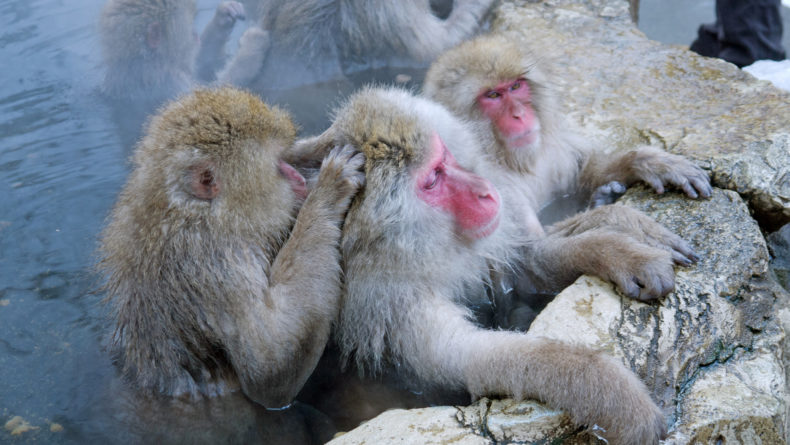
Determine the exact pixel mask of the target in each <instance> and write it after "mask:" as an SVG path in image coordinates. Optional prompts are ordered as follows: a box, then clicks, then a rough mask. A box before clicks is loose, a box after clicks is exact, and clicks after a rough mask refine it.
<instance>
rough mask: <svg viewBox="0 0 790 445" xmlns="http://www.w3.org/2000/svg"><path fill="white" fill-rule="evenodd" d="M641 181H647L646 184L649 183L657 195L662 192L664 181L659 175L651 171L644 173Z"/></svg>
mask: <svg viewBox="0 0 790 445" xmlns="http://www.w3.org/2000/svg"><path fill="white" fill-rule="evenodd" d="M642 181H644V182H645V183H647V185H649V186H650V187H651V188H652V189H653V190H655V191H656V193H658V194H659V195H660V194H662V193H664V181H663V180H662V179H661V177H660V176H658V175H655V174H652V173H650V174H646V175H644V177H642Z"/></svg>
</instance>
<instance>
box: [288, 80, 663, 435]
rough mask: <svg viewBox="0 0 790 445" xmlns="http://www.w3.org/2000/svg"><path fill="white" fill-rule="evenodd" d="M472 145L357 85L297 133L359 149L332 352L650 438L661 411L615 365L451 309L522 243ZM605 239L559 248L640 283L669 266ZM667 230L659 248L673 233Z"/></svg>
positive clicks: (393, 92) (438, 115) (391, 95)
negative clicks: (322, 127) (360, 172)
mask: <svg viewBox="0 0 790 445" xmlns="http://www.w3.org/2000/svg"><path fill="white" fill-rule="evenodd" d="M474 141H475V138H474V136H473V135H472V134H471V133H470V131H469V130H468V129H467V128H466V127H465V126H464V125H463V124H462V123H461V122H460V121H459V120H457V118H454V117H453V116H452V115H451V114H450V113H449V112H448V111H447V110H445V109H444V108H443V107H441V106H440V105H438V104H436V103H433V102H431V101H428V100H425V99H423V98H419V97H415V96H412V95H411V94H410V93H408V92H405V91H403V90H398V89H377V88H368V89H365V90H363V91H361V92H358V93H356V94H355V95H353V96H352V97H351V98H350V99H349V100H348V102H347V103H346V104H345V105H344V106H342V107H341V108H340V109H339V110H338V111H337V113H336V117H335V121H334V123H333V124H332V126H331V127H330V128H329V129H328V130H327V131H326V132H325V133H323V134H322V135H320V136H317V137H315V138H311V139H309V140H306V141H304V142H303V143H304V144H308V145H311V146H312V147H313V149H315V150H316V152H322V151H323V150H325V148H326V147H329V146H334V145H337V144H342V145H345V144H349V145H352V146H354V147H356V148H357V149H359V150H361V151H362V152H363V153H364V154H365V157H366V161H365V176H366V186H365V190H364V192H362V193H361V194H359V195H357V197H356V198H355V199H354V201H353V202H352V204H351V207H350V209H349V212H348V215H347V217H346V222H345V225H344V229H343V238H342V241H341V251H342V257H343V263H344V271H345V289H344V299H343V305H342V309H341V314H340V318H339V323H338V325H337V331H336V339H337V343H338V344H339V346H340V348H341V350H342V352H343V354H344V356H345V357H346V359H353V360H354V362H355V363H356V366H358V367H359V368H361V369H366V370H370V371H373V372H376V371H379V370H381V369H382V368H383V367H384V366H390V365H391V366H397V367H398V368H399V369H401V370H408V372H409V373H411V374H413V375H415V376H416V377H418V378H419V379H420V380H421V381H422V382H424V383H425V384H426V385H438V386H442V387H446V388H463V389H465V390H467V391H468V392H470V393H471V394H472V395H474V396H482V395H502V396H511V397H515V398H527V397H529V398H537V399H539V400H542V401H544V402H546V403H548V404H550V405H552V406H554V407H556V408H560V409H563V410H565V411H567V412H568V414H569V415H570V417H571V419H572V420H573V421H574V422H575V423H576V424H578V425H587V426H588V427H590V428H592V427H594V426H597V427H600V428H601V429H602V430H603V432H602V433H601V434H602V436H603V437H605V438H606V439H607V440H608V441H609V443H611V444H629V445H637V444H639V445H644V444H657V443H658V440H659V439H660V438H662V437H663V436H664V435H665V430H666V426H665V421H664V417H663V415H662V413H661V411H660V410H659V408H658V407H657V406H656V405H655V403H654V402H653V401H652V400H651V399H650V396H649V394H648V391H647V389H646V388H645V386H644V384H643V383H642V382H640V381H639V379H638V378H637V377H636V376H635V375H634V374H633V373H632V372H631V371H630V370H628V369H626V368H625V367H624V366H623V365H622V364H621V363H619V362H617V361H616V360H614V359H612V358H610V357H607V356H605V355H601V354H598V353H596V352H594V351H592V350H589V349H587V348H585V347H580V346H573V345H568V344H564V343H561V342H556V341H551V340H546V339H529V338H527V337H526V336H525V335H524V334H521V333H516V332H507V331H492V330H486V329H483V328H481V327H479V326H477V325H476V324H475V323H474V322H473V321H471V320H470V315H471V314H470V312H469V310H468V309H467V308H466V307H464V306H463V305H462V304H461V302H462V301H463V300H464V298H465V295H466V292H467V290H468V289H469V288H475V287H478V286H479V285H480V283H483V282H485V281H486V280H487V279H488V278H487V277H488V274H489V266H490V265H491V264H492V263H493V264H494V265H495V266H496V267H500V268H506V267H508V263H509V262H510V261H512V260H514V259H515V258H516V257H517V256H518V255H520V252H521V250H520V248H521V247H522V245H523V243H524V242H525V239H527V238H528V237H527V236H525V234H524V225H523V218H524V209H523V208H520V205H521V203H520V202H519V201H518V200H517V199H516V200H513V199H512V197H513V196H517V192H518V186H517V185H516V184H512V183H508V182H507V181H502V182H496V183H492V182H493V181H489V180H488V179H485V178H486V177H494V176H491V175H495V174H496V171H497V167H496V166H495V165H492V164H491V163H490V162H489V161H487V159H486V157H485V156H484V155H483V154H482V153H481V152H480V151H479V148H478V147H477V146H476V145H475V143H474ZM300 149H301V150H309V148H307V147H300ZM608 235H611V233H609V232H606V231H601V230H599V229H590V230H587V231H586V232H585V236H586V238H587V240H588V241H590V242H597V243H598V247H600V248H602V249H604V252H596V251H585V250H583V249H580V248H579V246H580V245H579V244H578V243H576V244H574V243H572V242H566V243H565V244H562V243H563V241H562V240H558V241H557V243H558V244H562V245H561V247H564V248H566V249H569V250H570V251H571V252H569V254H576V255H580V256H586V257H588V260H589V261H592V259H593V258H595V259H596V261H598V262H605V261H607V260H610V261H613V262H614V263H616V264H615V265H614V266H609V265H603V266H601V267H602V268H604V269H607V268H610V269H623V270H624V271H625V273H627V274H630V275H634V276H640V277H645V280H648V279H650V280H652V279H653V276H652V275H654V274H655V273H656V271H660V272H663V271H664V270H663V268H664V267H668V268H669V272H670V273H671V259H669V257H668V255H669V254H667V256H666V257H665V256H656V255H654V254H655V253H656V252H654V251H653V250H650V248H649V246H643V245H641V244H640V243H638V242H636V241H634V240H633V239H631V238H629V237H628V236H625V235H626V234H623V233H617V235H618V236H614V237H607V236H608ZM668 235H669V239H668V240H664V241H665V242H666V243H671V242H675V241H677V239H676V238H677V237H675V236H674V235H672V234H668ZM596 237H599V238H600V239H596ZM558 248H559V247H558ZM645 249H647V254H645ZM667 249H670V250H671V247H667ZM654 250H655V251H660V252H666V251H665V250H662V249H654ZM537 253H541V252H537ZM612 254H614V255H617V256H609V255H612Z"/></svg>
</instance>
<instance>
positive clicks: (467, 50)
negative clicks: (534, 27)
mask: <svg viewBox="0 0 790 445" xmlns="http://www.w3.org/2000/svg"><path fill="white" fill-rule="evenodd" d="M544 65H546V64H545V63H544V61H543V60H542V59H541V58H539V57H538V56H537V55H535V54H534V53H533V52H532V50H531V49H530V48H529V47H526V46H525V45H524V44H523V43H517V40H516V39H515V38H509V37H507V36H505V35H485V36H479V37H477V38H475V39H472V40H470V41H467V42H464V43H462V44H460V45H458V46H457V47H455V48H453V49H451V50H449V51H447V52H445V53H444V54H442V55H441V56H440V57H439V58H437V60H436V61H435V62H434V63H433V64H432V65H431V67H430V69H429V70H428V73H427V74H426V77H425V85H424V90H425V94H426V95H427V96H428V97H430V98H432V99H434V100H436V101H437V102H439V103H441V104H442V105H444V106H446V107H447V108H448V109H450V111H451V112H453V113H454V114H456V115H457V116H459V117H462V118H464V119H467V120H469V122H470V123H471V124H472V125H473V126H474V128H475V134H476V135H477V136H478V137H479V138H480V139H481V140H482V143H483V147H484V149H485V150H486V152H487V153H488V154H489V155H491V156H493V157H494V158H495V159H496V161H497V162H498V163H499V164H500V166H501V167H502V169H503V170H505V171H510V172H513V173H517V174H519V175H521V177H522V180H523V181H524V183H525V188H528V189H530V190H531V192H530V193H531V194H532V195H533V196H532V200H533V201H534V205H535V208H536V209H541V208H543V207H544V206H545V205H546V204H547V203H548V202H549V201H550V200H552V199H553V198H555V197H557V196H558V194H561V193H568V192H579V193H582V194H586V195H590V194H593V197H592V198H593V201H594V203H597V204H600V203H604V202H605V200H606V197H607V196H606V195H608V193H601V192H608V191H610V189H611V187H614V190H615V191H617V190H621V192H622V191H624V188H621V187H623V186H628V185H631V184H633V183H635V182H637V181H643V182H645V183H647V184H648V185H650V186H651V187H652V188H653V189H654V190H655V191H656V192H657V193H663V192H664V189H665V187H667V186H674V187H677V188H680V189H682V190H683V192H685V193H686V194H687V195H688V196H689V197H691V198H698V197H703V198H707V197H710V194H711V191H712V189H711V186H710V183H709V181H708V175H707V174H706V173H705V172H704V171H703V170H702V169H701V168H699V167H698V166H696V165H695V164H694V163H692V162H690V161H689V160H688V159H686V158H684V157H682V156H678V155H674V154H670V153H667V152H665V151H663V150H660V149H657V148H654V147H639V148H636V149H633V150H628V151H623V152H615V153H609V154H604V153H602V152H601V151H596V147H594V146H591V144H590V143H589V142H588V140H587V138H585V137H584V136H583V135H582V134H581V132H580V131H578V130H576V129H575V128H574V125H573V124H572V123H571V122H570V121H569V120H568V119H567V118H566V117H565V116H564V115H563V114H561V112H560V110H559V106H560V103H559V97H558V96H559V95H558V94H557V93H556V91H555V89H554V88H553V87H552V79H553V78H555V77H556V76H555V75H553V74H551V73H550V72H549V71H548V69H550V67H547V66H544ZM613 182H616V183H619V184H620V185H615V184H612V183H613ZM594 192H597V193H594ZM596 200H597V201H598V202H595V201H596Z"/></svg>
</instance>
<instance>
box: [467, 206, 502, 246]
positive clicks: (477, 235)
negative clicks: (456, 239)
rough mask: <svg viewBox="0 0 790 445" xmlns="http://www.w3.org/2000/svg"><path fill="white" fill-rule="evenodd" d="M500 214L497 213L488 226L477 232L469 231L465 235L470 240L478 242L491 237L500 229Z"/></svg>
mask: <svg viewBox="0 0 790 445" xmlns="http://www.w3.org/2000/svg"><path fill="white" fill-rule="evenodd" d="M500 214H501V212H497V214H496V216H494V217H493V218H491V221H489V222H488V223H487V224H486V225H484V226H483V227H480V228H479V229H476V230H469V231H467V232H466V233H465V234H464V235H465V236H466V237H467V238H469V239H470V240H478V239H482V238H486V237H488V236H491V234H493V233H494V232H495V231H496V229H498V228H499V219H500V216H499V215H500Z"/></svg>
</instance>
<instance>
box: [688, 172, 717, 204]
mask: <svg viewBox="0 0 790 445" xmlns="http://www.w3.org/2000/svg"><path fill="white" fill-rule="evenodd" d="M689 182H691V185H692V186H693V187H694V188H695V189H696V190H697V191H698V192H699V195H700V196H702V197H703V198H710V197H711V195H713V187H712V186H711V185H710V180H708V175H707V174H706V173H705V172H704V171H703V172H702V176H693V177H691V178H689Z"/></svg>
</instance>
